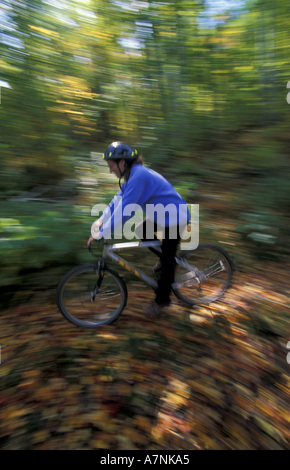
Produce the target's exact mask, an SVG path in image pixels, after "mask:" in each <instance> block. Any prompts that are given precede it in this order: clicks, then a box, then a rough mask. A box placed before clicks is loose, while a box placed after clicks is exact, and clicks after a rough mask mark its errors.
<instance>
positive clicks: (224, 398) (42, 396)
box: [0, 0, 290, 450]
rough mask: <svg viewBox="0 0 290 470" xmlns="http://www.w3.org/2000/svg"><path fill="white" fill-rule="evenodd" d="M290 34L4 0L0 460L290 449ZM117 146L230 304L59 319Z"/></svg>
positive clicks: (112, 181) (258, 19) (278, 15)
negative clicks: (40, 452) (138, 161)
mask: <svg viewBox="0 0 290 470" xmlns="http://www.w3.org/2000/svg"><path fill="white" fill-rule="evenodd" d="M289 31H290V8H289V2H288V0H274V1H273V0H249V1H242V0H240V1H238V0H232V1H229V0H208V1H206V0H204V1H202V0H196V1H194V0H170V1H163V0H160V1H158V0H147V1H141V0H140V1H139V0H135V1H134V0H24V1H22V0H0V101H1V103H0V157H1V158H0V188H1V193H0V197H1V204H0V207H1V212H0V268H1V269H0V292H1V317H0V363H1V365H0V380H1V382H0V390H1V394H0V405H1V408H0V448H3V449H80V448H84V449H153V450H154V449H157V450H160V449H161V450H162V449H289V442H290V434H289V424H290V422H289V386H290V381H289V362H290V357H289V354H290V353H289V354H288V356H287V347H288V348H290V342H289V339H290V336H289V259H290V258H289V231H290V228H289V206H290V192H289V170H290V162H289V147H290V133H289V124H290V34H289ZM115 140H124V141H125V142H127V143H129V144H131V145H133V146H134V147H136V148H138V150H139V151H140V152H141V153H142V154H143V156H144V158H145V162H146V164H147V165H149V166H151V167H152V168H154V169H156V170H157V171H160V172H162V173H163V174H164V176H165V177H167V178H168V179H169V180H170V181H171V182H172V183H173V184H174V186H175V187H176V188H177V189H178V190H179V192H180V193H181V194H182V195H183V196H184V197H185V198H186V200H187V202H188V203H189V204H199V205H200V241H202V242H205V241H211V242H213V243H219V244H221V245H222V246H223V247H224V248H225V249H226V250H227V251H229V253H230V254H231V256H232V257H233V259H234V262H235V265H236V277H235V282H234V285H233V287H232V289H231V290H230V291H229V292H228V293H227V296H226V298H225V300H223V301H222V302H221V303H216V304H214V305H213V306H211V307H210V308H206V307H202V308H200V309H199V310H195V311H192V310H189V309H188V308H186V307H185V306H181V305H179V304H178V303H173V307H172V308H170V314H169V315H167V316H165V317H164V318H161V319H158V321H154V320H153V321H147V322H146V319H145V318H144V314H143V306H144V305H145V304H146V303H147V302H148V301H149V297H150V295H151V294H150V292H149V289H146V290H143V289H142V288H140V285H139V286H137V288H136V286H135V287H134V285H133V286H132V285H130V289H129V300H128V305H127V308H126V310H125V312H124V314H123V315H122V317H121V319H120V320H119V321H118V322H117V323H116V324H114V325H112V326H108V327H104V328H103V329H102V330H99V331H97V332H91V331H82V330H81V331H80V330H79V329H77V328H76V327H74V326H73V325H70V324H68V323H67V322H66V321H64V319H63V318H62V317H61V315H60V314H59V313H58V312H57V309H56V305H55V291H56V286H57V284H58V282H59V279H60V278H61V276H62V275H63V274H64V273H65V272H66V271H67V270H68V268H69V267H71V266H74V265H75V264H78V263H81V262H84V261H91V260H92V258H91V256H90V255H89V253H88V250H87V247H86V242H87V239H88V237H89V235H90V227H91V224H92V222H93V220H94V217H92V216H91V210H92V208H93V206H94V205H95V204H97V203H108V202H109V201H110V200H111V198H112V196H113V194H114V193H115V192H116V191H117V190H118V181H117V179H116V178H115V177H114V176H113V175H110V174H109V173H108V169H107V166H106V164H104V162H103V160H102V155H103V152H104V149H105V148H106V147H107V145H108V144H109V143H110V142H111V141H115ZM141 261H142V266H143V267H144V266H145V264H146V262H147V264H148V268H150V270H151V268H152V266H153V262H154V263H155V260H152V259H150V257H149V256H148V257H147V256H146V257H145V256H144V257H143V258H142V259H141ZM145 261H146V262H145ZM287 345H288V346H287ZM286 356H287V360H288V362H287V360H286Z"/></svg>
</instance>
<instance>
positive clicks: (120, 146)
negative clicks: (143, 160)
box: [103, 142, 138, 161]
mask: <svg viewBox="0 0 290 470" xmlns="http://www.w3.org/2000/svg"><path fill="white" fill-rule="evenodd" d="M137 157H138V152H137V150H136V149H135V150H134V149H133V148H132V147H130V146H129V145H127V144H124V143H123V142H112V143H111V145H109V147H108V148H107V150H106V151H105V153H104V155H103V159H104V160H122V159H124V160H127V161H133V160H135V159H136V158H137Z"/></svg>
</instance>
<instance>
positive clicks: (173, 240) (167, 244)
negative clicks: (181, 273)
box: [135, 219, 180, 304]
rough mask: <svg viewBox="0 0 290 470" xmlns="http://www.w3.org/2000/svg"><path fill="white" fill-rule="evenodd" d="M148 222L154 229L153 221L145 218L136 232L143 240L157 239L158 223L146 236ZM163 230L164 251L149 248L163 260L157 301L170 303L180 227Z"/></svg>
mask: <svg viewBox="0 0 290 470" xmlns="http://www.w3.org/2000/svg"><path fill="white" fill-rule="evenodd" d="M148 223H149V224H151V225H150V227H151V229H152V222H148V220H147V219H145V220H143V221H142V222H141V223H140V224H138V225H137V226H136V228H135V232H136V234H137V236H138V237H139V238H140V239H141V240H142V241H149V240H157V239H158V238H157V236H156V235H155V233H154V232H156V231H157V229H158V227H157V226H156V224H154V228H153V229H152V230H151V232H152V233H150V236H148V235H147V236H146V226H147V224H148ZM162 232H163V236H162V246H161V248H162V253H159V252H158V251H157V250H155V249H154V248H149V250H151V251H153V252H154V253H155V254H156V255H157V256H159V257H160V261H161V271H160V277H159V280H158V286H157V289H156V297H155V301H156V302H157V303H158V304H168V303H169V301H170V292H171V284H172V283H173V282H174V273H175V264H176V262H175V256H176V251H177V247H178V243H179V241H180V235H179V227H174V228H173V227H170V228H169V227H165V229H164V230H162Z"/></svg>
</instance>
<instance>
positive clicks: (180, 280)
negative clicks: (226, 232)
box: [172, 244, 234, 306]
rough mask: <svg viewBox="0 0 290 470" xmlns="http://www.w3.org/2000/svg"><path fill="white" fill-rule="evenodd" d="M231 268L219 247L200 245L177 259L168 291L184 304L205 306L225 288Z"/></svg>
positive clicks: (230, 279) (229, 278) (227, 284)
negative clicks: (172, 282) (173, 279)
mask: <svg viewBox="0 0 290 470" xmlns="http://www.w3.org/2000/svg"><path fill="white" fill-rule="evenodd" d="M233 273H234V265H233V261H232V260H231V258H230V256H229V254H228V253H227V252H226V251H225V250H224V249H223V248H221V247H220V246H218V245H212V244H200V245H199V246H198V247H197V248H196V250H188V251H184V252H183V253H182V254H181V255H180V256H179V257H178V258H177V264H176V270H175V282H174V284H173V285H172V290H173V292H174V294H175V295H176V297H177V298H178V299H180V300H182V301H183V302H185V303H186V304H188V305H191V306H193V305H201V304H203V305H207V304H210V303H212V302H215V301H217V300H219V299H220V298H221V297H222V296H223V295H224V293H225V292H226V290H227V289H228V288H229V286H230V284H231V282H232V278H233Z"/></svg>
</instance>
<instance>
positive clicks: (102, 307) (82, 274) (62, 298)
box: [57, 264, 127, 328]
mask: <svg viewBox="0 0 290 470" xmlns="http://www.w3.org/2000/svg"><path fill="white" fill-rule="evenodd" d="M126 302H127V288H126V285H125V283H124V281H123V280H122V279H121V278H120V276H119V275H118V274H117V273H115V272H114V271H113V270H111V269H110V268H107V267H106V268H104V269H102V270H101V272H100V273H99V272H98V266H97V265H95V264H86V265H83V266H78V267H76V268H74V269H72V270H71V271H69V272H68V273H67V274H66V275H65V276H64V277H63V279H62V280H61V281H60V283H59V286H58V289H57V306H58V309H59V311H60V312H61V314H62V315H63V316H64V317H65V318H66V320H68V321H69V322H71V323H73V324H74V325H76V326H79V327H82V328H98V327H100V326H103V325H109V324H111V323H113V322H115V321H116V320H117V319H118V318H119V316H120V315H121V313H122V311H123V309H124V307H125V305H126Z"/></svg>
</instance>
